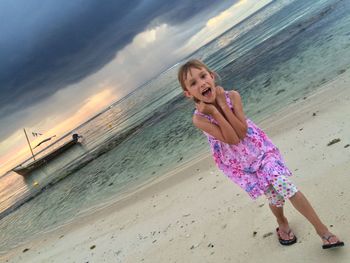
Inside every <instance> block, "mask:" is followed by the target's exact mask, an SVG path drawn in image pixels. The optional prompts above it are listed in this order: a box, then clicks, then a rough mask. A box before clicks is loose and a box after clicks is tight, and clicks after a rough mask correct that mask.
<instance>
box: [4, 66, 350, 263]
mask: <svg viewBox="0 0 350 263" xmlns="http://www.w3.org/2000/svg"><path fill="white" fill-rule="evenodd" d="M349 86H350V74H349V73H348V72H346V73H344V74H342V75H339V76H338V77H337V78H336V79H334V80H332V81H330V82H328V83H326V84H324V86H323V87H320V89H319V90H317V91H316V92H315V93H313V94H311V95H309V96H308V97H307V98H306V99H303V100H302V99H301V100H299V101H297V102H296V103H293V104H290V105H289V106H288V107H287V108H285V109H282V110H281V111H279V112H276V113H273V114H271V116H269V117H268V118H265V119H264V120H262V121H260V122H259V123H258V125H259V126H260V127H261V128H262V129H263V130H265V131H266V133H267V134H268V135H269V137H271V138H272V141H273V142H274V143H275V144H276V145H277V146H278V147H279V148H280V150H281V152H282V155H283V156H284V158H285V159H286V162H287V165H288V166H289V167H290V169H291V171H292V172H293V173H294V176H293V177H292V180H293V181H294V182H295V183H296V184H297V185H298V186H299V188H300V189H301V190H302V191H303V192H305V194H306V196H307V197H308V198H309V199H310V201H311V203H312V204H313V205H314V207H315V208H316V211H317V212H318V213H319V214H320V215H321V218H322V219H324V220H325V221H327V222H328V221H329V222H331V223H330V224H329V225H332V226H333V227H334V229H333V227H332V228H331V229H330V230H331V231H333V230H334V232H335V233H337V234H338V235H339V236H340V237H341V238H342V239H343V240H344V241H345V243H347V242H346V241H347V240H346V237H347V236H348V235H349V234H350V233H349V231H343V232H342V231H341V230H343V229H344V230H346V225H349V223H350V221H349V219H348V218H347V216H348V215H349V213H348V212H347V210H348V208H349V205H347V204H348V203H349V202H350V194H348V193H347V189H348V187H350V180H349V179H348V176H347V172H348V171H350V162H349V156H350V147H345V146H346V145H347V144H350V137H349V135H348V134H347V131H349V130H350V123H346V121H347V119H348V117H347V119H346V116H348V115H349V112H350V87H349ZM348 122H349V121H348ZM333 139H340V142H338V143H335V144H333V145H330V146H327V144H328V143H330V142H331V141H332V140H333ZM330 175H332V176H330ZM335 177H336V179H337V183H334V179H333V178H335ZM316 179H317V180H316ZM304 189H305V191H304ZM328 197H329V198H328ZM286 208H287V209H288V213H287V216H288V218H290V221H291V226H292V227H293V230H294V231H295V232H296V234H297V235H298V239H299V242H298V243H297V244H296V245H295V246H293V247H291V248H284V247H280V246H279V244H278V242H277V240H276V237H275V233H274V228H275V222H274V219H273V218H272V216H271V215H270V212H269V211H268V209H267V202H266V200H265V199H264V198H259V199H258V200H257V201H256V202H252V201H251V200H250V199H249V197H248V196H247V195H246V194H245V193H244V192H242V191H241V190H240V189H239V188H238V187H237V186H235V185H234V184H232V182H231V181H229V180H228V179H227V178H225V176H224V175H223V174H222V173H221V172H220V171H219V170H218V169H217V168H216V167H215V164H214V162H213V160H212V157H211V155H210V153H209V152H208V154H204V155H201V156H198V157H197V158H196V159H195V160H193V161H191V162H188V163H186V164H183V165H181V166H180V167H178V168H177V169H175V170H173V171H170V172H168V173H166V174H165V175H163V176H160V177H157V178H155V179H151V180H149V181H147V182H146V183H145V184H143V185H141V186H140V187H137V188H136V189H133V190H132V191H129V192H126V193H125V194H124V195H123V196H122V197H119V198H118V199H117V200H113V201H110V202H108V203H107V204H104V205H103V207H101V208H99V209H98V211H95V212H94V213H92V214H90V215H83V217H78V218H75V219H73V220H72V222H70V223H69V224H67V225H64V226H62V227H59V228H57V229H54V230H51V231H50V232H47V233H45V234H42V235H41V236H38V237H36V238H35V239H34V240H31V241H29V242H28V243H25V244H23V245H20V246H18V247H16V248H14V249H11V250H10V251H8V253H6V254H4V255H0V259H1V260H3V261H4V262H48V261H50V262H73V261H77V262H82V261H84V262H86V261H89V262H101V261H103V260H104V261H107V262H175V261H176V262H202V261H203V260H205V261H206V262H232V261H233V260H234V261H235V262H266V261H267V260H270V261H272V262H279V261H281V260H284V261H285V262H304V261H298V260H305V259H308V261H310V262H313V261H314V260H317V261H319V262H321V263H322V262H329V261H331V260H332V261H334V262H340V263H341V262H349V260H350V254H349V252H347V251H346V248H345V249H343V250H339V252H334V253H327V252H324V251H322V250H321V241H320V240H319V239H317V238H318V237H317V236H316V234H315V233H314V232H313V231H312V228H311V225H309V224H308V223H307V222H306V221H305V220H304V219H303V218H302V217H301V216H300V215H298V214H297V212H295V211H294V210H292V211H291V206H290V204H287V206H286ZM330 209H333V210H334V212H331V213H330V212H329V210H330ZM242 222H244V223H243V224H244V227H242ZM255 232H256V234H255V235H254V233H255ZM237 236H238V237H239V238H237ZM305 241H307V242H305ZM300 243H302V245H300ZM26 249H28V250H27V251H25V250H26ZM23 251H25V252H23ZM320 255H322V257H320ZM6 260H7V261H6ZM288 260H291V261H288Z"/></svg>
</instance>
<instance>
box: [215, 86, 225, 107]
mask: <svg viewBox="0 0 350 263" xmlns="http://www.w3.org/2000/svg"><path fill="white" fill-rule="evenodd" d="M215 100H216V103H217V104H218V105H219V106H220V107H224V106H226V105H227V102H226V96H225V90H224V89H223V88H222V87H220V86H217V87H216V99H215Z"/></svg>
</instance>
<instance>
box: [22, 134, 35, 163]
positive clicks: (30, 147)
mask: <svg viewBox="0 0 350 263" xmlns="http://www.w3.org/2000/svg"><path fill="white" fill-rule="evenodd" d="M23 131H24V134H25V135H26V138H27V142H28V145H29V149H30V151H31V153H32V155H33V159H34V161H35V157H34V153H33V149H32V146H31V145H30V142H29V139H28V135H27V132H26V129H24V128H23Z"/></svg>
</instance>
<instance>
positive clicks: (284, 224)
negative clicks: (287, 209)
mask: <svg viewBox="0 0 350 263" xmlns="http://www.w3.org/2000/svg"><path fill="white" fill-rule="evenodd" d="M269 206H270V209H271V211H272V213H273V214H274V215H275V217H276V219H277V223H278V228H279V229H280V230H282V231H280V232H279V234H280V236H281V238H282V239H284V240H292V239H293V238H294V234H293V232H290V234H288V232H289V230H290V228H289V224H288V220H287V218H286V217H285V216H284V212H283V207H277V206H273V205H271V204H269Z"/></svg>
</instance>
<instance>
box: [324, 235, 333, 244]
mask: <svg viewBox="0 0 350 263" xmlns="http://www.w3.org/2000/svg"><path fill="white" fill-rule="evenodd" d="M332 237H335V235H333V234H330V235H323V236H322V239H324V240H326V241H327V242H329V243H331V242H330V241H329V240H330V239H331V238H332Z"/></svg>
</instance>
